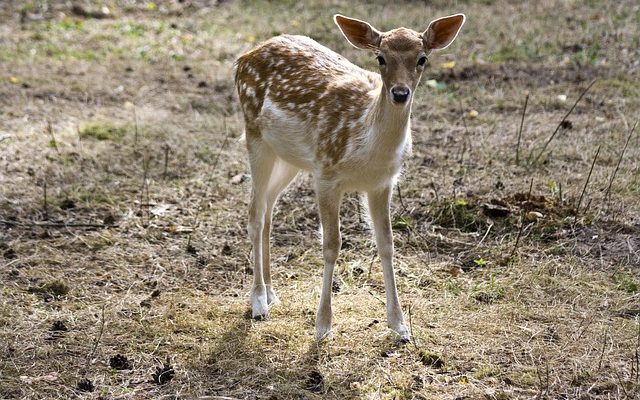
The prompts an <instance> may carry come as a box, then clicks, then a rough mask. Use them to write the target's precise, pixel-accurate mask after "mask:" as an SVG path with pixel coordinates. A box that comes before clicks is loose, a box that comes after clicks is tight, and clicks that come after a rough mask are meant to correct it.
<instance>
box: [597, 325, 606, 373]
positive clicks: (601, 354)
mask: <svg viewBox="0 0 640 400" xmlns="http://www.w3.org/2000/svg"><path fill="white" fill-rule="evenodd" d="M608 333H609V327H608V326H607V328H606V329H605V330H604V336H603V341H602V351H601V352H600V360H599V361H598V371H596V373H598V372H600V369H602V359H603V358H604V351H605V349H606V348H607V334H608Z"/></svg>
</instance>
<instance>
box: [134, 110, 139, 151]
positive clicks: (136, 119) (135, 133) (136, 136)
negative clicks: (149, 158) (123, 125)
mask: <svg viewBox="0 0 640 400" xmlns="http://www.w3.org/2000/svg"><path fill="white" fill-rule="evenodd" d="M133 132H134V133H133V149H134V150H135V148H136V147H138V113H137V112H136V107H135V106H134V107H133Z"/></svg>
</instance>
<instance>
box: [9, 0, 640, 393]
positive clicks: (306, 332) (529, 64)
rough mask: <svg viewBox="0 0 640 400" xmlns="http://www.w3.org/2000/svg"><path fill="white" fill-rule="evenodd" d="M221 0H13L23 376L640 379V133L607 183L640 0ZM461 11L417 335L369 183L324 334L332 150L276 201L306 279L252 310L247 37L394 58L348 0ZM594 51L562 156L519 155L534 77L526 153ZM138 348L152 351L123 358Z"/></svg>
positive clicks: (105, 388) (431, 72) (156, 383)
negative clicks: (381, 246) (265, 309)
mask: <svg viewBox="0 0 640 400" xmlns="http://www.w3.org/2000/svg"><path fill="white" fill-rule="evenodd" d="M205 3H207V4H208V3H209V2H200V1H192V2H173V1H167V2H165V1H155V2H153V3H152V2H129V1H126V2H125V1H122V2H120V1H113V2H108V3H105V4H102V3H101V2H91V3H87V4H86V6H87V7H90V6H93V7H101V6H102V5H107V6H108V7H109V8H110V11H111V12H112V15H113V17H112V18H106V19H91V18H81V17H78V16H75V15H74V14H73V13H71V11H70V9H69V5H66V4H62V3H60V4H57V3H55V4H54V3H50V7H49V8H46V7H43V5H44V3H41V2H28V3H25V4H21V5H19V6H15V5H10V4H7V5H0V18H2V20H3V21H6V22H4V23H5V25H6V27H7V28H8V29H3V30H0V42H1V43H2V46H0V60H1V61H2V65H3V67H4V68H3V70H2V71H1V72H0V113H2V117H3V118H2V119H1V120H0V154H2V156H1V157H0V170H2V171H3V172H2V173H0V221H1V222H0V224H1V225H2V229H0V397H1V398H25V399H40V398H72V397H83V398H98V397H104V398H107V397H108V398H118V397H130V398H163V397H172V398H173V397H185V398H207V396H208V397H214V398H215V397H216V396H222V397H221V398H223V397H226V398H273V399H279V398H311V399H313V398H317V399H320V398H341V399H342V398H345V399H346V398H388V399H392V398H397V399H414V398H415V399H454V398H489V399H530V398H536V397H537V398H563V397H564V398H573V397H575V398H594V399H595V398H629V399H631V398H634V396H636V397H637V395H636V393H638V391H639V390H640V386H639V385H640V383H639V381H638V377H637V373H636V372H637V371H638V365H637V359H636V354H637V351H638V350H637V349H638V347H637V346H638V334H639V333H638V332H639V330H638V317H637V315H638V314H637V310H638V305H637V304H638V297H637V296H638V282H640V275H639V272H638V268H637V267H638V265H640V258H639V257H640V250H639V248H640V247H639V246H640V242H639V241H638V238H639V237H640V232H639V230H638V226H637V221H638V218H639V217H640V210H639V209H638V207H637V195H638V192H639V190H640V189H639V188H640V184H639V183H638V182H639V178H638V176H640V174H638V171H639V169H638V168H639V164H638V160H639V159H640V157H639V154H638V151H639V150H638V149H639V148H640V147H639V146H638V137H639V136H638V134H637V133H636V135H635V136H634V137H632V139H631V141H630V144H629V147H628V149H627V153H626V155H625V157H624V158H623V160H622V163H621V165H620V168H619V171H618V173H617V176H616V180H615V181H614V183H613V187H612V189H611V200H610V201H606V199H605V198H604V189H605V188H606V187H607V186H608V184H609V179H610V177H611V174H612V173H613V171H614V168H615V166H616V163H617V159H618V155H619V154H620V151H621V149H622V146H623V145H624V141H625V139H626V136H627V135H628V130H629V126H631V125H632V124H633V123H634V122H635V121H634V118H636V116H635V114H634V113H635V112H636V111H637V110H638V107H640V90H639V86H638V84H637V81H638V79H636V78H637V74H638V71H637V65H636V64H635V62H636V60H637V59H638V57H639V56H640V54H639V53H638V46H637V44H638V39H637V38H638V36H639V35H638V28H637V26H638V24H637V22H638V18H639V16H640V10H638V7H637V6H636V5H635V3H633V2H631V1H623V2H619V3H616V4H612V3H610V2H608V3H605V2H603V1H600V0H593V1H589V2H582V3H575V4H574V3H572V2H560V1H552V0H549V1H543V2H537V3H518V2H509V1H502V0H497V1H482V2H467V1H465V2H458V3H457V4H456V5H455V7H454V6H452V5H451V4H450V3H448V2H442V1H437V2H430V3H429V4H420V5H419V6H418V5H417V4H415V3H411V2H402V3H398V4H393V5H390V4H387V3H384V2H341V1H338V2H330V3H327V2H321V1H312V2H306V3H300V2H293V1H276V2H264V3H263V2H259V3H255V2H248V1H240V0H238V1H229V2H221V4H220V5H219V6H210V5H206V4H205ZM152 4H153V5H152ZM605 5H606V6H607V9H608V10H609V11H608V12H607V13H604V12H602V10H603V9H604V7H605ZM23 7H24V10H23V11H24V12H25V13H27V12H28V13H30V14H33V15H32V16H31V17H30V16H28V15H27V16H26V17H25V18H26V19H24V20H23V22H22V23H21V22H20V12H21V8H23ZM459 11H463V12H465V13H466V14H467V17H468V20H467V23H466V24H465V26H464V28H463V31H462V33H461V35H460V37H459V38H458V39H457V40H456V42H455V43H454V44H453V45H452V46H451V47H450V48H449V49H447V50H446V51H444V52H441V53H438V54H433V56H432V57H431V58H432V60H431V66H430V67H429V69H428V71H427V73H426V75H427V76H425V77H424V81H423V84H422V85H421V86H420V87H419V89H418V93H417V96H416V100H415V103H414V108H413V121H412V130H413V138H414V148H413V154H412V155H411V156H410V157H408V159H407V160H406V163H405V171H404V174H403V178H402V180H401V185H400V192H401V194H402V204H401V203H400V200H399V197H398V196H397V193H395V194H396V196H394V206H393V228H394V238H395V248H396V253H395V254H396V271H397V273H396V276H397V281H398V287H399V291H400V297H401V301H402V304H403V305H404V306H405V313H406V314H408V313H409V310H410V312H411V325H412V326H411V329H412V332H413V335H414V341H413V342H412V343H409V344H406V345H401V344H399V343H398V342H397V338H396V336H395V335H394V334H393V333H392V332H390V331H389V330H388V328H387V327H386V321H385V307H384V300H383V299H384V298H385V296H384V283H383V278H382V272H381V267H380V264H379V259H378V258H377V257H375V249H374V246H373V244H372V241H371V239H370V236H371V231H370V228H369V227H368V225H367V223H366V220H365V219H364V218H361V216H360V214H359V213H361V212H362V209H363V208H362V207H359V206H358V200H357V199H356V197H355V196H349V197H347V198H345V202H344V203H343V207H342V231H343V239H344V246H343V247H344V248H343V249H342V251H341V254H340V261H339V264H338V266H337V268H336V278H337V280H338V281H339V282H340V285H338V286H337V287H336V291H337V292H336V293H335V294H334V313H335V316H334V325H335V326H334V337H333V339H331V340H330V341H328V342H325V343H321V344H317V343H315V342H314V340H313V325H314V319H315V310H316V307H317V302H318V298H319V285H320V282H321V274H322V259H321V251H320V247H319V244H318V235H317V234H316V232H317V231H318V216H317V211H316V208H315V205H314V202H315V196H314V193H313V190H312V185H311V178H310V177H309V176H308V175H301V176H300V177H299V178H298V180H297V181H296V182H295V183H294V184H293V185H292V187H291V188H289V190H288V191H287V192H285V193H284V194H283V196H282V198H281V200H280V203H279V207H278V209H277V211H276V213H275V215H274V228H273V229H274V232H273V237H272V244H273V250H272V260H273V263H274V266H273V270H274V282H275V285H276V290H277V291H278V295H279V297H280V299H281V301H282V304H281V305H280V306H278V307H275V308H273V309H272V315H271V319H270V320H268V321H264V322H256V321H253V320H251V319H250V318H248V316H249V314H248V310H249V302H248V293H249V289H250V282H251V279H252V276H251V273H252V268H251V263H250V259H251V253H250V252H251V249H250V245H249V243H248V240H247V238H246V228H245V225H246V208H247V203H248V197H249V187H250V180H248V179H244V178H243V179H238V177H243V174H246V173H247V166H246V162H245V158H246V156H245V149H244V147H245V145H244V143H243V142H240V141H239V140H238V138H239V137H240V136H241V134H242V129H243V121H242V117H241V113H240V110H239V107H238V104H237V101H236V99H235V94H234V93H233V84H232V63H233V60H234V59H235V58H236V57H237V55H239V54H240V53H242V52H243V51H245V50H247V49H249V48H250V47H251V46H253V45H254V44H255V43H257V42H259V41H261V40H264V39H266V38H268V37H270V36H272V35H274V34H277V33H280V32H288V33H298V34H306V35H309V36H311V37H313V38H315V39H316V40H318V41H320V42H321V43H323V44H325V45H327V46H328V47H330V48H332V49H334V50H336V51H338V52H340V53H341V54H343V55H344V56H345V57H347V58H348V59H350V60H353V61H355V62H357V63H359V64H360V65H362V66H365V67H368V68H372V69H373V68H375V60H374V59H373V57H371V55H370V54H368V53H366V52H362V51H360V50H357V49H354V48H353V47H352V46H350V45H349V44H348V43H346V42H345V41H344V38H343V37H342V36H341V35H340V33H339V32H338V31H337V29H336V28H335V26H334V25H333V23H332V21H331V15H332V14H333V13H336V12H340V13H342V14H346V15H351V16H354V17H357V18H362V19H366V20H369V21H371V22H372V23H373V24H374V25H375V26H376V27H378V28H380V29H390V28H392V27H395V26H397V25H404V26H408V27H413V28H416V29H424V28H426V26H425V25H426V24H427V23H428V21H430V20H431V19H433V18H434V17H436V16H442V15H446V14H449V13H453V12H459ZM62 14H64V16H63V15H62ZM25 15H26V14H25ZM522 15H526V16H527V22H526V23H523V21H522V20H521V17H520V16H522ZM451 62H455V65H454V66H453V68H451V65H452V64H451ZM445 63H448V64H447V65H448V66H447V67H446V68H445V67H443V66H442V64H445ZM593 78H598V81H597V82H596V84H595V85H594V86H593V88H592V89H591V90H590V91H589V93H588V94H587V95H586V96H585V98H584V99H583V100H582V101H581V102H580V104H578V106H577V107H576V109H575V110H574V112H573V113H572V114H571V115H570V116H569V120H570V121H571V128H570V129H563V130H561V131H560V132H559V134H558V136H557V137H556V138H555V139H554V141H553V142H552V144H551V145H550V146H549V155H548V157H547V161H546V162H545V163H542V164H540V165H536V166H532V165H526V163H521V165H519V166H518V165H514V162H513V160H514V156H515V143H516V140H517V137H516V134H517V130H518V127H519V123H520V114H521V107H522V104H523V101H524V92H525V91H529V93H530V98H529V104H528V108H527V114H526V119H525V124H524V128H523V132H522V148H521V154H523V155H526V154H528V153H529V152H530V151H531V150H532V149H533V150H536V149H539V148H540V146H542V144H543V143H544V141H545V140H546V139H547V138H548V137H549V135H550V134H551V132H552V131H553V130H554V129H555V127H556V125H557V124H558V122H559V121H560V119H561V118H562V116H563V115H564V114H565V113H566V112H567V110H568V108H569V107H570V106H571V104H572V101H573V100H574V99H576V98H577V96H578V95H579V94H580V93H581V91H582V90H583V89H584V87H585V86H586V85H587V84H588V83H589V82H590V81H591V80H592V79H593ZM430 79H433V80H435V83H434V84H432V85H431V86H429V85H428V84H426V82H427V81H428V80H430ZM432 86H435V87H432ZM559 95H564V96H566V98H567V100H566V101H562V100H560V98H559V97H558V96H559ZM471 110H476V111H477V112H478V116H477V117H476V118H470V117H469V115H470V114H469V112H470V111H471ZM463 114H464V115H465V119H464V120H463V118H462V115H463ZM48 121H51V126H52V133H53V136H52V135H51V134H50V133H49V132H48V128H47V126H48ZM600 144H602V149H601V153H600V155H599V158H598V162H597V163H596V164H595V167H594V170H593V174H592V177H591V179H590V183H589V186H588V188H587V190H586V191H585V196H584V199H583V202H582V207H581V209H582V210H583V211H581V213H580V215H579V216H578V217H577V218H576V216H575V215H574V214H575V210H574V208H575V204H576V203H577V199H578V198H579V197H580V195H581V191H582V187H583V185H584V182H585V180H586V176H587V173H588V171H589V168H590V166H591V162H592V157H593V154H594V150H595V148H596V147H597V146H598V145H600ZM166 149H169V151H167V150H166ZM165 155H166V159H165ZM165 161H166V165H167V167H166V168H165ZM532 179H533V183H531V182H532ZM45 183H46V185H45ZM530 185H531V186H530ZM45 186H46V192H47V199H46V201H45V198H44V190H45ZM587 207H588V209H586V208H587ZM585 209H586V210H585ZM532 212H535V213H538V214H540V215H542V217H538V216H537V214H536V217H535V218H527V216H528V215H529V213H532ZM83 224H84V225H83ZM516 238H518V239H517V245H516ZM61 326H64V327H65V328H66V330H62V329H60V328H61ZM118 355H120V356H122V357H125V358H126V360H127V361H128V362H129V367H130V368H129V369H123V370H119V369H115V368H113V367H112V365H111V360H112V359H114V357H116V356H118ZM120 361H122V359H121V358H120ZM169 371H173V375H171V373H170V372H169ZM165 377H166V379H165ZM168 377H171V379H168ZM85 380H89V382H90V384H89V382H86V381H85ZM92 387H93V389H94V390H93V392H87V391H86V390H89V389H91V388H92ZM83 390H85V391H83Z"/></svg>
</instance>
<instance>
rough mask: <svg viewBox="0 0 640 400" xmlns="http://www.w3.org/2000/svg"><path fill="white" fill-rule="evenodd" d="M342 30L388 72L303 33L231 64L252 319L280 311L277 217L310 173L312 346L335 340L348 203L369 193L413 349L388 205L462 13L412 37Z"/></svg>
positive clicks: (397, 314) (388, 286)
mask: <svg viewBox="0 0 640 400" xmlns="http://www.w3.org/2000/svg"><path fill="white" fill-rule="evenodd" d="M333 20H334V22H335V23H336V25H337V26H338V28H339V29H340V31H341V32H342V34H343V36H344V38H345V39H346V40H347V41H348V42H349V43H350V44H351V45H353V46H355V47H356V48H359V49H363V50H369V51H371V52H372V53H373V56H374V57H375V60H377V63H378V67H379V72H377V73H376V72H372V71H368V70H365V69H363V68H360V67H358V66H356V65H355V64H352V63H351V62H349V61H348V60H347V59H345V58H344V57H343V56H341V55H339V54H338V53H336V52H334V51H332V50H330V49H328V48H327V47H325V46H322V45H321V44H319V43H317V42H316V41H314V40H313V39H311V38H309V37H306V36H297V35H280V36H276V37H273V38H271V39H269V40H267V41H265V42H264V43H262V44H259V45H258V46H256V47H254V48H253V49H251V50H249V51H247V52H246V53H244V54H242V55H241V56H240V57H239V58H238V59H237V61H236V62H235V64H234V67H235V87H236V90H237V92H238V98H239V103H240V108H241V111H242V113H243V115H244V128H245V132H244V138H245V140H246V146H247V151H248V158H249V167H250V174H251V197H250V202H249V212H248V214H249V216H248V219H249V221H248V225H247V231H248V236H249V238H250V241H251V244H252V253H253V256H252V259H253V260H252V261H253V266H254V268H253V284H252V287H251V294H250V299H251V310H252V311H251V313H252V317H253V318H254V319H257V320H262V319H266V318H267V317H268V312H269V307H270V306H273V305H276V304H279V302H280V301H279V299H278V297H277V295H276V293H275V291H274V288H273V284H272V280H271V266H270V244H269V241H270V231H271V222H272V219H271V218H272V214H273V209H274V206H275V204H276V202H277V200H278V197H279V196H280V194H281V193H282V192H283V190H284V189H285V188H286V187H287V186H288V185H289V184H290V183H291V182H292V181H293V180H294V179H295V177H296V176H297V175H298V173H299V172H300V171H309V172H310V173H311V176H312V177H313V178H312V181H313V185H314V189H315V194H316V202H317V206H318V211H319V217H320V225H321V235H322V236H321V237H322V259H323V264H324V270H323V278H322V289H321V293H320V303H319V306H318V311H317V314H316V321H315V339H316V340H317V341H322V340H324V339H325V338H326V337H328V336H330V335H331V332H332V309H331V296H332V283H333V273H334V268H335V265H336V262H337V259H338V252H339V250H340V248H341V244H342V238H341V234H340V216H339V212H340V205H341V201H342V198H343V196H344V194H345V193H346V192H361V193H364V194H365V195H366V201H367V204H366V205H367V208H368V210H369V216H370V220H371V222H372V226H373V231H374V235H373V236H374V238H375V243H376V248H377V252H378V256H379V258H380V262H381V264H382V270H383V279H384V288H385V293H386V303H385V304H386V317H387V325H388V327H389V328H391V329H392V330H393V331H395V332H396V333H397V334H398V335H399V338H400V340H401V341H403V342H408V341H409V340H410V337H411V333H410V331H409V329H408V327H407V325H406V323H405V319H404V315H403V312H402V307H401V304H400V301H399V298H398V291H397V288H396V281H395V276H394V269H393V257H394V244H393V234H392V226H391V220H390V207H391V198H392V193H393V188H394V185H395V184H396V181H397V180H398V178H399V176H400V173H401V167H402V164H403V159H404V157H405V156H406V155H407V154H410V152H411V122H410V116H411V104H412V101H413V95H414V93H415V91H416V87H417V86H418V83H419V81H420V78H421V75H422V73H423V71H424V69H425V67H426V66H427V57H428V56H429V55H430V54H431V52H432V51H435V50H442V49H445V48H447V47H448V46H449V45H450V44H451V43H452V42H453V41H454V40H455V38H456V37H457V35H458V33H459V31H460V28H461V27H462V25H463V24H464V22H465V15H464V14H454V15H450V16H446V17H442V18H438V19H435V20H433V21H432V22H431V23H430V24H429V25H428V27H427V29H426V30H425V31H423V32H417V31H414V30H411V29H408V28H403V27H401V28H396V29H393V30H390V31H386V32H381V31H379V30H377V29H376V28H374V27H373V26H372V25H371V24H369V23H368V22H366V21H362V20H359V19H355V18H349V17H345V16H343V15H340V14H336V15H334V17H333Z"/></svg>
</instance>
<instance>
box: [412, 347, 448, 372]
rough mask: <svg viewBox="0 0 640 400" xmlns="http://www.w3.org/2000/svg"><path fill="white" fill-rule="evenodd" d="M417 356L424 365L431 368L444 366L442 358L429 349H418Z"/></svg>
mask: <svg viewBox="0 0 640 400" xmlns="http://www.w3.org/2000/svg"><path fill="white" fill-rule="evenodd" d="M418 356H419V357H420V361H422V363H423V364H424V365H426V366H429V367H431V368H437V369H441V368H443V367H444V366H445V363H444V360H443V359H442V358H440V356H439V355H437V354H436V353H433V352H431V351H429V350H420V351H419V352H418Z"/></svg>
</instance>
